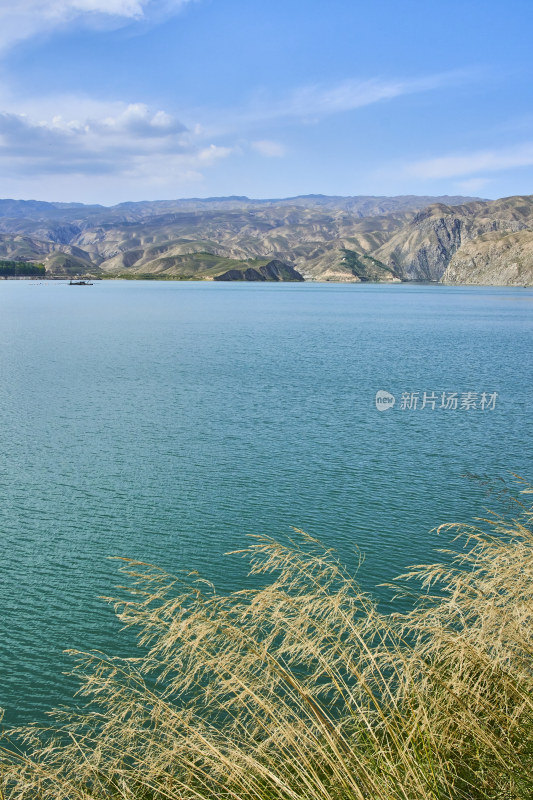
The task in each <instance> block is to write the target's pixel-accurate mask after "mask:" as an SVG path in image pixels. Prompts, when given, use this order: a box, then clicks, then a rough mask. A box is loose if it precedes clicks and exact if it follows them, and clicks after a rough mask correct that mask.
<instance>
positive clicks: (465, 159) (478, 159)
mask: <svg viewBox="0 0 533 800" xmlns="http://www.w3.org/2000/svg"><path fill="white" fill-rule="evenodd" d="M530 166H533V142H522V143H521V144H518V145H514V146H511V147H503V148H495V149H490V150H476V151H474V152H471V153H459V154H452V155H446V156H440V157H439V158H430V159H427V160H424V161H415V162H414V163H412V164H409V165H407V167H406V169H405V172H406V173H407V174H408V175H410V176H414V177H417V178H455V177H460V176H462V175H475V174H476V173H479V172H499V171H500V170H504V169H512V168H513V167H530Z"/></svg>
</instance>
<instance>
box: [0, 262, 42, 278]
mask: <svg viewBox="0 0 533 800" xmlns="http://www.w3.org/2000/svg"><path fill="white" fill-rule="evenodd" d="M45 272H46V270H45V268H44V266H43V265H42V264H29V263H28V262H27V261H9V260H5V259H4V260H0V278H15V277H28V276H32V275H35V276H41V277H44V275H45Z"/></svg>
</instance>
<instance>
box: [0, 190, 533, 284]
mask: <svg viewBox="0 0 533 800" xmlns="http://www.w3.org/2000/svg"><path fill="white" fill-rule="evenodd" d="M0 259H12V260H18V261H30V262H39V263H42V264H44V265H45V267H46V270H47V273H48V274H49V275H50V276H72V275H80V274H84V275H85V274H90V275H93V276H96V277H97V276H101V277H126V278H171V279H182V280H187V279H205V280H259V281H263V280H269V281H285V280H302V279H305V280H319V281H343V282H346V281H352V282H353V281H388V282H390V281H407V280H416V281H435V282H441V283H455V284H469V283H471V284H494V285H532V284H533V196H529V195H528V196H516V197H506V198H503V199H500V200H483V199H480V198H470V197H448V196H445V197H419V196H411V195H409V196H400V197H368V196H356V197H330V196H325V195H306V196H301V197H292V198H285V199H272V200H253V199H249V198H247V197H219V198H205V199H201V198H192V199H186V200H168V201H167V200H164V201H153V202H149V201H147V202H138V203H121V204H119V205H116V206H111V207H106V206H100V205H83V204H81V203H47V202H41V201H33V200H29V201H26V200H0Z"/></svg>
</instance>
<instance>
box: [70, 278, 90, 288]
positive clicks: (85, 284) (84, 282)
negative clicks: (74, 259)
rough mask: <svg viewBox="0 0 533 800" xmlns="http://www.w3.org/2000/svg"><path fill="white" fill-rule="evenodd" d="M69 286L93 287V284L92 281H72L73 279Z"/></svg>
mask: <svg viewBox="0 0 533 800" xmlns="http://www.w3.org/2000/svg"><path fill="white" fill-rule="evenodd" d="M68 285H69V286H92V285H93V284H92V281H84V280H81V279H80V280H72V278H71V279H70V281H69V283H68Z"/></svg>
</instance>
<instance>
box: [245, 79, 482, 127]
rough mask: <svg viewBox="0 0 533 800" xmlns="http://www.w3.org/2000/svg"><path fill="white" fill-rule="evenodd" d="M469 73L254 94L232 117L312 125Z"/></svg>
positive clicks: (354, 81)
mask: <svg viewBox="0 0 533 800" xmlns="http://www.w3.org/2000/svg"><path fill="white" fill-rule="evenodd" d="M472 74H473V73H467V72H465V71H459V70H454V71H451V72H445V73H439V74H436V75H429V76H426V77H423V78H412V79H399V80H382V79H380V78H372V79H369V80H358V79H350V80H346V81H342V82H341V83H338V84H336V85H333V86H324V85H323V84H313V85H310V86H302V87H299V88H297V89H295V90H293V91H292V92H290V93H288V94H287V95H285V96H284V97H281V98H272V97H271V96H270V95H268V94H266V93H265V92H257V93H256V94H255V96H254V98H253V99H252V101H251V103H250V104H249V106H248V108H246V109H244V110H242V109H241V110H236V111H235V112H234V115H233V117H234V119H235V120H236V121H238V122H239V123H240V124H247V123H263V122H266V121H273V120H277V119H290V118H296V119H300V120H304V121H312V122H315V121H316V120H317V119H320V118H321V117H324V116H329V115H331V114H338V113H341V112H346V111H353V110H355V109H357V108H363V107H364V106H368V105H372V104H374V103H379V102H381V101H383V100H392V99H393V98H396V97H401V96H403V95H408V94H415V93H418V92H427V91H432V90H435V89H438V88H442V87H445V86H453V85H456V84H458V83H461V82H464V81H465V80H466V79H467V78H470V77H472Z"/></svg>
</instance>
